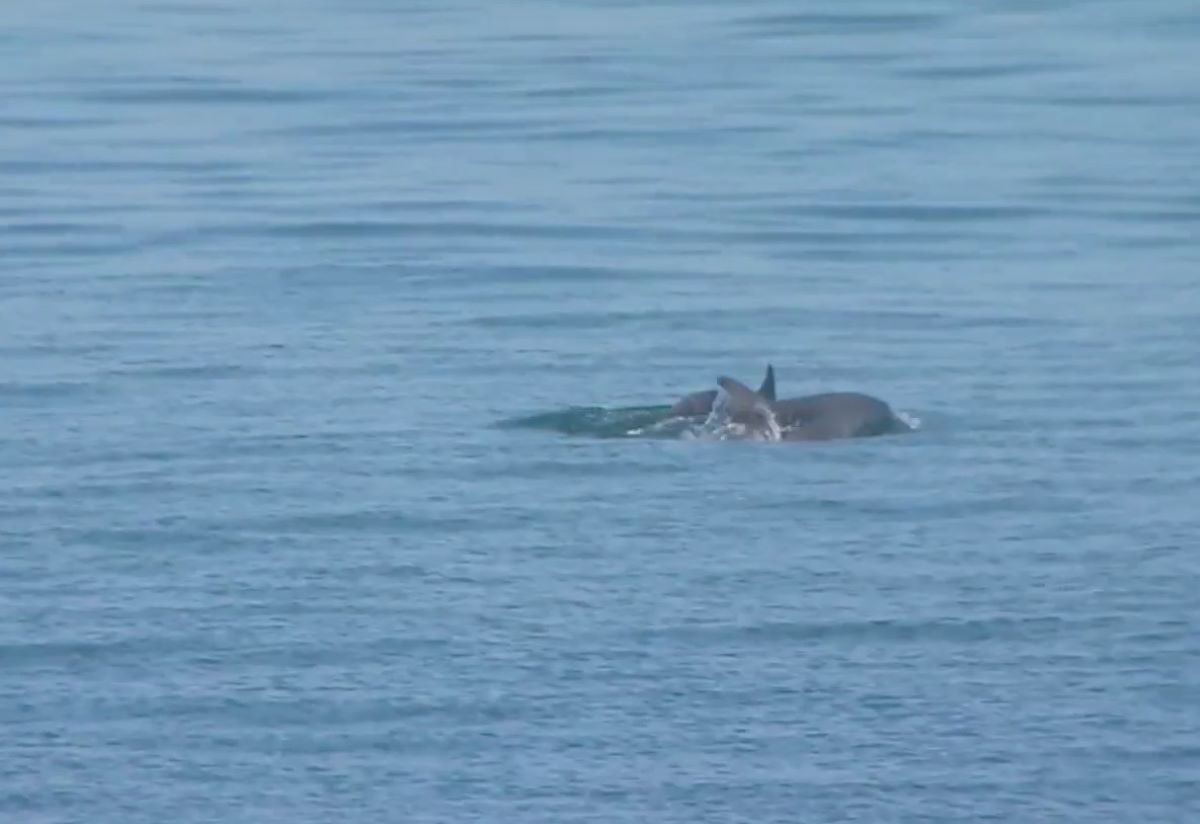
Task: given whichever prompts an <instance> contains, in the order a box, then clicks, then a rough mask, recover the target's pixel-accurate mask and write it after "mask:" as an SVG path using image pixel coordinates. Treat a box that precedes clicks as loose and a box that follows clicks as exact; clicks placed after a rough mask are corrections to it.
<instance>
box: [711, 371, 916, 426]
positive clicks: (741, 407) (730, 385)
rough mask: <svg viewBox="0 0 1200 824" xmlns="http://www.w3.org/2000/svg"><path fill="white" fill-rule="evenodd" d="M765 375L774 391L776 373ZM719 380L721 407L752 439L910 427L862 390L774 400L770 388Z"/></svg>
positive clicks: (881, 402)
mask: <svg viewBox="0 0 1200 824" xmlns="http://www.w3.org/2000/svg"><path fill="white" fill-rule="evenodd" d="M768 369H769V368H768ZM767 377H768V379H769V382H770V385H771V389H772V390H774V388H775V374H774V371H773V370H770V369H769V371H768V374H767ZM717 384H718V385H719V386H720V387H721V388H722V389H724V390H725V392H726V394H727V395H728V400H727V402H726V405H727V407H728V408H726V409H723V410H720V411H721V412H722V414H723V415H724V416H725V417H726V418H727V419H728V421H730V422H733V423H737V424H740V425H742V426H744V427H746V431H747V433H748V434H749V435H750V436H751V437H762V436H766V437H767V438H768V439H770V440H785V441H825V440H833V439H835V438H869V437H873V436H876V435H887V434H891V433H899V432H910V431H912V427H911V426H909V425H908V424H907V423H906V422H905V421H904V420H902V419H901V418H900V417H899V416H897V415H896V413H895V412H893V411H892V408H891V407H890V406H888V404H887V403H886V402H884V401H882V400H880V399H879V398H875V397H872V396H871V395H865V394H863V393H861V392H823V393H820V394H817V395H805V396H803V397H799V398H786V399H784V400H776V399H775V398H774V397H773V394H774V393H773V391H772V396H770V397H769V396H767V394H766V393H764V392H763V391H762V390H759V391H758V392H753V391H752V390H750V389H749V388H748V387H746V386H745V385H743V384H741V383H739V382H738V381H736V380H734V379H733V378H728V377H721V378H719V379H718V380H717ZM765 385H766V383H764V386H765ZM711 405H712V404H710V406H711ZM772 432H773V433H774V437H771V433H772Z"/></svg>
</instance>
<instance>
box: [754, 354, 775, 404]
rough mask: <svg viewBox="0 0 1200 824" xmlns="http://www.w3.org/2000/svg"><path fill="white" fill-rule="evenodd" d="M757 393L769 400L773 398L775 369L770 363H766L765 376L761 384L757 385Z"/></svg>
mask: <svg viewBox="0 0 1200 824" xmlns="http://www.w3.org/2000/svg"><path fill="white" fill-rule="evenodd" d="M758 394H760V395H762V396H763V397H764V398H766V399H767V400H769V401H772V402H774V400H775V369H774V368H773V367H772V366H771V364H769V363H768V364H767V376H766V377H765V378H763V382H762V386H760V387H758Z"/></svg>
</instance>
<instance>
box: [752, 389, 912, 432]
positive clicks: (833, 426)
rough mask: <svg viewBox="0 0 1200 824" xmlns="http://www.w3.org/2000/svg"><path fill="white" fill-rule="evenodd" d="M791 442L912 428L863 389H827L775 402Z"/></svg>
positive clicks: (776, 411)
mask: <svg viewBox="0 0 1200 824" xmlns="http://www.w3.org/2000/svg"><path fill="white" fill-rule="evenodd" d="M771 410H772V412H773V413H774V414H775V419H776V420H777V421H778V422H779V426H780V428H781V429H782V430H783V439H784V440H787V441H827V440H832V439H834V438H869V437H873V436H875V435H887V434H890V433H894V432H909V431H911V430H912V427H910V426H909V425H908V424H907V423H905V422H904V421H903V420H901V419H900V418H899V417H898V416H897V415H896V413H895V412H893V411H892V408H891V407H890V406H888V405H887V403H885V402H884V401H881V400H880V399H879V398H874V397H872V396H870V395H864V394H862V393H861V392H823V393H821V394H819V395H806V396H804V397H800V398H788V399H785V400H782V401H776V402H775V403H773V404H771Z"/></svg>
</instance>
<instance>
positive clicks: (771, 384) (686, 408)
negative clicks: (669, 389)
mask: <svg viewBox="0 0 1200 824" xmlns="http://www.w3.org/2000/svg"><path fill="white" fill-rule="evenodd" d="M730 380H733V379H732V378H730ZM735 383H736V381H735ZM738 385H739V386H741V385H742V384H740V383H739V384H738ZM717 391H718V390H716V389H709V390H706V391H704V392H693V393H692V394H690V395H684V396H683V397H682V398H680V399H679V400H678V401H676V402H675V405H674V406H672V407H671V412H670V416H671V417H672V418H701V417H707V416H708V415H709V413H710V412H712V408H713V401H715V400H716V399H717ZM727 391H728V390H727ZM751 394H755V393H754V392H751ZM757 394H758V395H759V396H761V397H763V398H765V399H766V400H767V401H773V400H775V369H774V368H773V367H772V366H771V364H769V363H768V364H767V374H766V377H764V378H763V382H762V386H760V387H758V392H757Z"/></svg>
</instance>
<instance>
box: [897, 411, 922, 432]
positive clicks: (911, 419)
mask: <svg viewBox="0 0 1200 824" xmlns="http://www.w3.org/2000/svg"><path fill="white" fill-rule="evenodd" d="M896 417H897V418H899V419H900V420H902V421H904V423H905V424H906V425H907V426H908V428H909V429H911V430H913V431H914V432H915V431H916V430H918V429H920V428H921V419H920V418H918V417H917V416H916V415H913V414H910V413H908V412H897V413H896Z"/></svg>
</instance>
